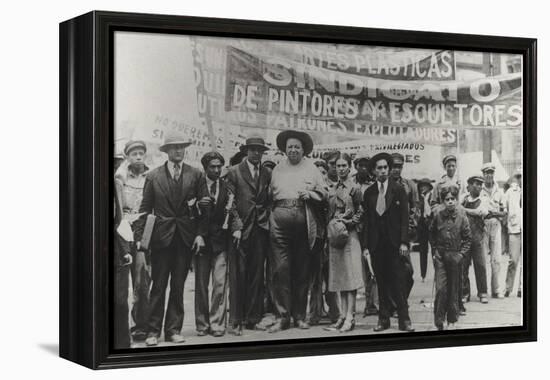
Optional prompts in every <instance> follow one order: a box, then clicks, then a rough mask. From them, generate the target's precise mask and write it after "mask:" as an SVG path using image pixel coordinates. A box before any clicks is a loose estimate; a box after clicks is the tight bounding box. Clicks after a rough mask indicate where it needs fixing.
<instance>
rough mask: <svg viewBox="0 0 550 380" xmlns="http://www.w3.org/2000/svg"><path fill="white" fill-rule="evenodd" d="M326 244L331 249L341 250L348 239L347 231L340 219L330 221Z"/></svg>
mask: <svg viewBox="0 0 550 380" xmlns="http://www.w3.org/2000/svg"><path fill="white" fill-rule="evenodd" d="M327 235H328V242H329V244H330V245H331V247H334V248H337V249H342V248H344V247H345V246H346V244H347V242H348V239H349V231H348V229H347V227H346V225H345V224H344V222H342V219H331V221H330V222H328V226H327Z"/></svg>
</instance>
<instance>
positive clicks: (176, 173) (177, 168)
mask: <svg viewBox="0 0 550 380" xmlns="http://www.w3.org/2000/svg"><path fill="white" fill-rule="evenodd" d="M179 179H180V164H178V163H175V164H174V181H176V182H178V180H179Z"/></svg>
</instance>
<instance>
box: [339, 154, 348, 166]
mask: <svg viewBox="0 0 550 380" xmlns="http://www.w3.org/2000/svg"><path fill="white" fill-rule="evenodd" d="M340 159H342V160H345V161H346V162H347V163H348V166H349V167H350V168H351V156H350V155H349V154H347V153H341V154H340V155H339V157H338V158H337V160H340Z"/></svg>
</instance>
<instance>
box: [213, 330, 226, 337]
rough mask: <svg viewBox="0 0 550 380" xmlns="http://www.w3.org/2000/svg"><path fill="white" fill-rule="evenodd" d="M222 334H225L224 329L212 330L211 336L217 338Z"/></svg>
mask: <svg viewBox="0 0 550 380" xmlns="http://www.w3.org/2000/svg"><path fill="white" fill-rule="evenodd" d="M224 335H225V331H223V330H215V331H212V336H213V337H216V338H219V337H222V336H224Z"/></svg>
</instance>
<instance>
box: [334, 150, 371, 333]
mask: <svg viewBox="0 0 550 380" xmlns="http://www.w3.org/2000/svg"><path fill="white" fill-rule="evenodd" d="M350 168H351V157H350V156H349V155H347V154H345V153H344V154H342V155H341V156H340V158H338V160H337V161H336V170H337V172H338V178H339V180H338V183H337V185H336V186H334V187H333V188H332V189H331V190H330V192H329V220H330V222H329V226H328V229H327V230H328V242H329V281H328V287H329V291H331V292H340V299H341V308H340V310H341V313H340V318H339V319H338V321H337V322H336V323H334V324H332V325H331V326H330V327H329V328H328V329H327V330H331V331H334V330H339V331H340V332H347V331H351V330H353V329H354V327H355V319H354V318H355V317H354V315H355V304H356V298H357V289H359V288H361V287H362V286H363V273H362V262H361V245H360V243H359V235H358V234H357V231H356V229H355V227H356V225H357V224H358V223H359V221H360V219H361V208H360V202H361V197H360V193H361V192H360V191H358V189H357V186H356V185H355V184H354V183H353V181H352V179H351V177H350V175H349V172H350Z"/></svg>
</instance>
